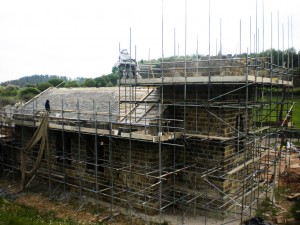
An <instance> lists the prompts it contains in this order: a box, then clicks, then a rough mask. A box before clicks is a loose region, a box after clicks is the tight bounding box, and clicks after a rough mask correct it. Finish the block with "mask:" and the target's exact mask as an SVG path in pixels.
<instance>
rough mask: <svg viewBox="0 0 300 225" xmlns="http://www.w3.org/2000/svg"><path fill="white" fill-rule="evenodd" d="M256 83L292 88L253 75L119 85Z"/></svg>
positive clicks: (130, 81)
mask: <svg viewBox="0 0 300 225" xmlns="http://www.w3.org/2000/svg"><path fill="white" fill-rule="evenodd" d="M247 82H248V83H257V84H272V85H283V86H293V82H292V81H286V80H281V79H279V78H277V77H276V78H270V77H258V76H253V75H248V76H247V75H242V76H221V75H216V76H199V77H164V78H162V77H160V78H146V79H121V80H119V84H121V85H133V86H134V85H150V86H151V85H162V84H163V85H176V84H178V85H182V84H185V83H186V84H208V83H215V84H224V83H228V84H233V83H237V84H238V83H240V84H245V83H247Z"/></svg>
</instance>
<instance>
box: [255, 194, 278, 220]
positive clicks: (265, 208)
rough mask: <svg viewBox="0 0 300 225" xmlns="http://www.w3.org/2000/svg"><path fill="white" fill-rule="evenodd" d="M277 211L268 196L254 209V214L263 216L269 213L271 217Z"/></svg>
mask: <svg viewBox="0 0 300 225" xmlns="http://www.w3.org/2000/svg"><path fill="white" fill-rule="evenodd" d="M278 211H279V210H278V209H277V208H276V206H275V205H274V204H273V202H272V201H271V200H270V198H268V197H266V198H265V199H263V200H262V202H261V203H260V204H259V206H258V209H257V210H256V216H258V217H261V218H264V217H265V215H266V214H270V215H271V216H272V217H274V216H276V215H277V213H278ZM264 219H267V218H264Z"/></svg>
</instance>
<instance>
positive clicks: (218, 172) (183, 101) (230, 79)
mask: <svg viewBox="0 0 300 225" xmlns="http://www.w3.org/2000/svg"><path fill="white" fill-rule="evenodd" d="M126 70H127V71H126ZM124 71H125V73H126V74H129V72H132V67H130V66H129V67H125V69H124ZM124 71H123V72H124ZM133 75H134V73H133ZM139 76H140V77H139V79H137V78H136V77H133V78H127V77H125V78H122V79H120V80H119V85H118V87H111V88H59V87H58V88H50V89H47V90H46V91H44V92H43V93H41V94H40V95H38V96H36V97H35V98H33V99H32V100H30V101H29V102H27V103H26V104H24V105H22V106H21V107H19V108H16V107H6V108H5V111H3V112H1V113H2V114H1V161H0V163H1V174H2V177H5V178H7V177H10V178H12V179H15V180H17V181H18V182H20V189H21V190H23V189H26V188H27V187H29V186H30V185H37V183H38V186H42V184H43V185H46V187H47V188H48V193H49V198H50V197H51V196H54V195H55V194H57V193H58V192H68V191H71V192H76V193H78V208H80V207H81V206H82V204H86V203H87V202H88V201H90V202H93V204H95V205H99V206H102V204H103V203H106V204H108V205H109V207H110V210H111V213H112V214H113V213H114V212H115V211H118V210H123V212H124V211H125V212H126V214H128V215H135V216H137V215H138V216H140V217H141V218H142V219H143V220H144V221H145V223H147V221H148V220H150V218H151V216H153V215H154V216H156V218H158V219H159V221H160V222H162V221H165V220H167V218H168V217H167V215H169V214H170V213H171V214H172V212H173V216H175V217H177V220H178V221H184V220H185V217H186V218H187V217H189V216H192V217H197V218H198V217H200V218H201V219H200V220H198V221H200V222H199V223H201V224H206V223H208V224H213V223H211V222H208V221H209V219H210V218H213V219H214V221H215V223H216V224H219V222H218V221H222V224H226V223H228V224H230V223H234V222H241V221H243V219H246V218H249V217H251V216H252V215H253V214H254V212H255V210H256V208H257V204H258V201H259V198H261V197H262V196H268V195H270V194H272V192H273V190H274V188H275V187H276V185H277V184H278V182H280V179H285V178H284V175H285V174H286V171H285V170H286V168H287V166H288V163H289V158H288V154H285V153H284V152H283V153H282V154H277V153H276V150H278V151H280V150H282V149H283V148H286V144H285V143H286V137H285V130H286V129H288V128H289V127H290V126H291V125H292V122H293V121H292V117H291V109H292V107H293V102H292V99H291V97H292V96H291V93H290V90H291V88H292V87H293V79H292V75H291V74H290V73H289V68H284V67H279V66H275V65H274V64H273V62H270V60H269V59H268V58H250V57H245V58H227V57H209V58H201V59H200V58H199V59H197V60H191V61H176V60H174V61H167V60H166V61H164V62H162V63H161V64H159V65H144V66H141V68H140V71H139ZM47 99H48V100H49V101H50V103H51V111H50V112H47V111H45V109H44V103H45V101H46V100H47ZM278 168H279V169H278ZM282 168H283V169H282ZM83 199H84V200H83ZM182 224H183V223H182Z"/></svg>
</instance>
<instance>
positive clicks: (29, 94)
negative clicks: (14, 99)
mask: <svg viewBox="0 0 300 225" xmlns="http://www.w3.org/2000/svg"><path fill="white" fill-rule="evenodd" d="M39 93H40V91H39V90H38V89H37V88H33V87H29V88H24V89H23V90H21V91H20V92H19V97H20V99H21V100H23V101H25V102H27V101H29V100H30V99H32V98H33V97H34V96H36V95H38V94H39Z"/></svg>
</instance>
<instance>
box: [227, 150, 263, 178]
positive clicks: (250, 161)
mask: <svg viewBox="0 0 300 225" xmlns="http://www.w3.org/2000/svg"><path fill="white" fill-rule="evenodd" d="M266 155H267V153H264V154H263V155H261V156H258V157H256V158H254V159H250V160H248V161H247V162H245V163H243V164H241V165H239V166H238V167H236V168H234V169H233V170H231V171H229V172H227V175H232V174H234V173H236V172H238V171H240V170H241V169H243V168H244V167H246V166H248V165H249V164H251V163H254V162H256V161H258V160H260V159H262V158H263V157H265V156H266Z"/></svg>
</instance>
